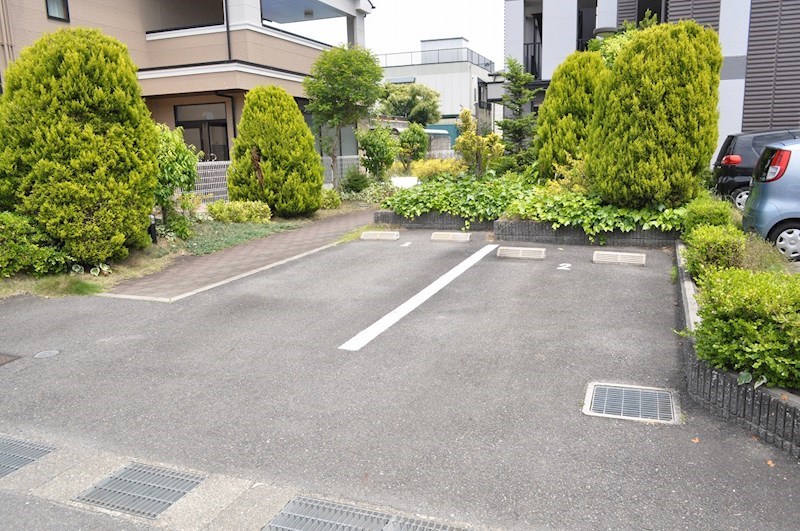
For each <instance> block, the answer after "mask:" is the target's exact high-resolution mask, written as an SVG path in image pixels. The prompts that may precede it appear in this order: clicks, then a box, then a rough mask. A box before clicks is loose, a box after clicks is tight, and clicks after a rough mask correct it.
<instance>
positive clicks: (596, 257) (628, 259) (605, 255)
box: [592, 251, 647, 266]
mask: <svg viewBox="0 0 800 531" xmlns="http://www.w3.org/2000/svg"><path fill="white" fill-rule="evenodd" d="M646 259H647V255H645V254H644V253H618V252H614V251H595V252H594V254H593V255H592V262H593V263H595V264H628V265H639V266H643V265H644V263H645V260H646Z"/></svg>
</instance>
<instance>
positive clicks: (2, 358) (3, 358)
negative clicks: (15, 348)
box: [0, 354, 18, 365]
mask: <svg viewBox="0 0 800 531" xmlns="http://www.w3.org/2000/svg"><path fill="white" fill-rule="evenodd" d="M15 359H18V358H17V356H11V355H10V354H0V365H5V364H6V363H8V362H10V361H14V360H15Z"/></svg>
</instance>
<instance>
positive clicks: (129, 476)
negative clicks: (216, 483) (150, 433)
mask: <svg viewBox="0 0 800 531" xmlns="http://www.w3.org/2000/svg"><path fill="white" fill-rule="evenodd" d="M204 479H205V478H204V477H202V476H195V475H192V474H185V473H183V472H176V471H174V470H168V469H166V468H158V467H154V466H147V465H141V464H139V463H131V464H130V465H127V466H125V467H124V468H123V469H122V470H118V471H117V472H115V473H114V474H113V475H112V476H111V477H109V478H106V479H104V480H103V481H101V482H100V483H98V484H97V485H95V486H94V487H92V488H91V489H89V490H87V491H86V492H84V493H83V494H81V495H80V496H78V497H77V498H76V500H78V501H82V502H84V503H88V504H91V505H96V506H98V507H103V508H104V509H110V510H112V511H120V512H123V513H128V514H133V515H135V516H143V517H145V518H157V517H158V515H159V514H161V513H162V512H164V511H165V510H167V509H168V508H169V507H170V506H172V504H173V503H175V502H176V501H178V500H179V499H181V498H183V497H184V496H185V495H186V494H187V493H188V492H189V491H191V490H192V489H193V488H195V487H196V486H198V485H199V484H200V483H201V482H202V481H203V480H204Z"/></svg>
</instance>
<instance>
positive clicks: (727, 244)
mask: <svg viewBox="0 0 800 531" xmlns="http://www.w3.org/2000/svg"><path fill="white" fill-rule="evenodd" d="M746 244H747V237H746V236H745V234H744V233H743V232H742V231H740V230H739V229H737V228H736V227H734V226H733V225H698V226H697V227H695V228H694V229H692V231H691V232H690V233H689V234H688V235H687V236H686V253H685V255H684V257H685V258H686V271H688V272H689V274H690V275H692V277H694V278H695V279H698V278H700V277H701V276H703V275H704V274H705V273H706V272H707V271H709V270H710V269H725V268H728V267H739V266H740V265H741V263H742V259H743V257H744V253H745V246H746Z"/></svg>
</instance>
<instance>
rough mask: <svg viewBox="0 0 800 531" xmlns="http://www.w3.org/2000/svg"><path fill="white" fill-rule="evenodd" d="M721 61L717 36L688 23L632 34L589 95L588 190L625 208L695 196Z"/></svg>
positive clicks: (713, 130)
mask: <svg viewBox="0 0 800 531" xmlns="http://www.w3.org/2000/svg"><path fill="white" fill-rule="evenodd" d="M721 66H722V52H721V50H720V45H719V39H718V36H717V33H716V32H715V31H714V30H712V29H710V28H703V27H702V26H700V25H699V24H697V23H696V22H693V21H681V22H678V23H675V24H659V25H657V26H653V27H650V28H647V29H644V30H641V31H638V32H636V34H635V35H634V36H633V37H632V38H631V39H630V41H629V42H628V43H627V44H626V45H625V46H624V48H623V49H622V50H620V52H619V55H618V56H617V60H616V62H615V63H614V67H613V69H612V72H611V75H610V76H609V77H608V79H607V81H606V82H604V83H602V84H601V85H600V87H599V89H598V92H597V96H596V97H595V100H594V101H595V102H596V104H595V111H596V112H595V115H594V118H593V121H592V126H591V131H590V133H589V139H588V142H587V144H586V149H587V151H586V173H587V178H588V180H589V184H590V188H591V190H592V191H593V192H594V193H596V194H597V195H599V196H600V197H601V198H602V200H603V201H604V202H606V203H610V204H613V205H617V206H623V207H631V208H639V207H643V206H658V205H664V206H678V205H682V204H684V203H686V202H687V201H689V200H691V199H692V198H693V197H695V196H696V195H697V193H698V191H699V185H700V183H699V175H700V173H701V172H702V171H703V170H704V169H705V168H707V167H708V166H709V162H710V160H711V155H712V154H713V152H714V148H715V146H716V142H717V122H718V118H719V112H718V110H717V103H718V101H719V94H718V89H719V79H720V68H721Z"/></svg>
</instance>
